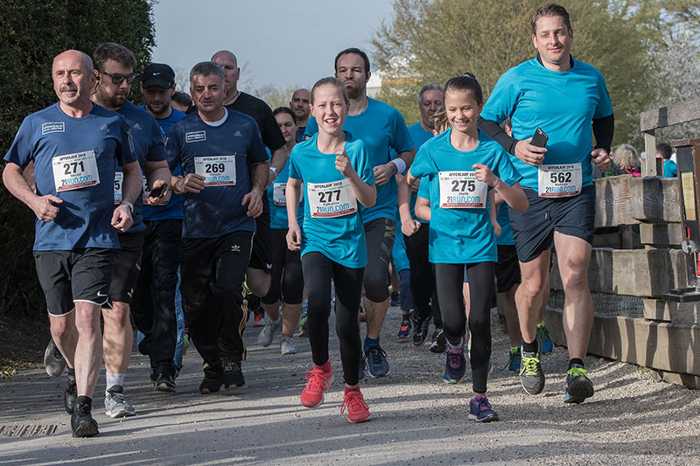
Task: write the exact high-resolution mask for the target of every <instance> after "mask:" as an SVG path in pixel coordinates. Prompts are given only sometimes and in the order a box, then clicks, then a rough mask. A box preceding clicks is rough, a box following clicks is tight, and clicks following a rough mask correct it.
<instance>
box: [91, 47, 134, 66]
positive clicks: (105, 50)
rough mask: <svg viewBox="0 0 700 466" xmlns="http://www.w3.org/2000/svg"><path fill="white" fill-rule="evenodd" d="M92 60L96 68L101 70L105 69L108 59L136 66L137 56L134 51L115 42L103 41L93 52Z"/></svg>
mask: <svg viewBox="0 0 700 466" xmlns="http://www.w3.org/2000/svg"><path fill="white" fill-rule="evenodd" d="M92 60H93V62H94V63H95V68H96V69H97V70H99V71H104V70H105V63H106V62H107V60H114V61H116V62H117V63H119V64H120V65H123V66H126V67H128V68H131V69H132V70H133V69H134V68H136V56H135V55H134V52H132V51H131V50H129V49H128V48H126V47H124V46H123V45H121V44H117V43H115V42H103V43H101V44H99V45H98V46H97V48H96V49H95V51H94V52H92Z"/></svg>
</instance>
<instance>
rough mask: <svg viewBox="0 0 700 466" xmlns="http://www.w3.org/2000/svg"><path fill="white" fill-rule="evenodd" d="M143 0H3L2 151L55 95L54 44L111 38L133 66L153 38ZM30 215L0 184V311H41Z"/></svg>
mask: <svg viewBox="0 0 700 466" xmlns="http://www.w3.org/2000/svg"><path fill="white" fill-rule="evenodd" d="M151 11H152V2H150V1H148V0H71V1H70V2H67V1H65V0H5V1H3V5H2V16H1V17H0V42H1V43H2V44H3V45H2V48H0V68H1V69H2V70H4V78H3V79H2V80H0V95H2V97H3V105H2V106H0V152H1V153H2V154H3V155H4V154H5V153H6V151H7V149H8V147H9V145H10V143H11V142H12V140H13V138H14V134H15V132H16V131H17V128H18V127H19V125H20V123H21V121H22V119H23V118H24V117H25V116H26V115H28V114H29V113H32V112H35V111H37V110H39V109H41V108H43V107H45V106H47V105H49V104H50V103H52V102H55V101H56V95H55V94H54V92H53V88H52V83H51V64H52V60H53V57H54V56H55V55H56V54H58V53H59V52H60V51H62V50H65V49H69V48H75V49H79V50H82V51H84V52H86V53H88V54H90V53H92V51H93V50H94V49H95V47H96V46H97V44H99V43H100V42H106V41H111V42H119V43H121V44H123V45H125V46H127V47H129V48H130V49H131V50H133V51H134V53H135V54H136V57H137V60H138V62H139V64H138V65H137V68H139V69H140V68H141V66H142V65H143V64H144V63H146V62H147V61H149V60H150V56H151V48H152V47H153V45H154V30H153V20H152V17H151ZM33 239H34V217H33V215H32V213H31V211H30V210H29V209H27V208H26V207H25V206H24V205H22V204H20V203H19V202H18V201H17V200H16V199H14V198H13V197H12V196H10V195H9V194H8V193H7V192H6V191H5V190H4V187H3V188H0V243H1V244H2V245H3V253H2V264H3V268H2V271H0V277H1V278H0V283H2V287H1V288H0V312H15V313H20V314H21V313H24V314H25V315H34V316H36V315H42V314H43V313H44V312H45V304H44V300H43V296H42V295H41V290H40V288H39V285H38V283H37V280H36V274H35V271H34V259H33V257H32V242H33Z"/></svg>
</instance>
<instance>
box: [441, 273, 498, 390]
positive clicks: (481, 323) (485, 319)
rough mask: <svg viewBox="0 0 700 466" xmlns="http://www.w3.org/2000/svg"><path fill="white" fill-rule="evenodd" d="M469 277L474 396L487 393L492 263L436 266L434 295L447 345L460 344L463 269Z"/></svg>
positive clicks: (464, 317) (492, 291) (462, 329)
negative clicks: (438, 302)
mask: <svg viewBox="0 0 700 466" xmlns="http://www.w3.org/2000/svg"><path fill="white" fill-rule="evenodd" d="M465 267H466V269H467V272H468V274H469V290H470V293H469V296H470V301H471V302H470V306H471V307H470V311H469V331H470V333H471V349H470V351H469V359H470V362H471V367H472V386H473V388H474V391H475V392H476V393H485V392H486V382H487V380H488V373H489V360H490V358H491V297H492V295H493V293H494V263H493V262H481V263H478V264H467V265H466V266H465V265H464V264H435V277H436V282H437V293H438V296H439V297H440V308H441V309H442V323H443V328H444V330H445V336H446V337H447V341H449V342H450V344H452V345H457V344H459V342H460V341H462V339H463V338H464V334H465V333H466V330H465V323H466V316H465V311H464V298H463V296H462V286H463V284H464V269H465Z"/></svg>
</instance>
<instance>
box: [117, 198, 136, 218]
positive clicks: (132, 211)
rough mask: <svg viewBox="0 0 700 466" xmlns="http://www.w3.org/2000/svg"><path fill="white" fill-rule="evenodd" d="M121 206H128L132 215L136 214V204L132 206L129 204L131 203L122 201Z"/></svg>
mask: <svg viewBox="0 0 700 466" xmlns="http://www.w3.org/2000/svg"><path fill="white" fill-rule="evenodd" d="M120 205H125V206H127V207H128V208H129V212H131V214H132V215H133V214H134V204H132V203H131V202H129V201H122V203H121V204H120Z"/></svg>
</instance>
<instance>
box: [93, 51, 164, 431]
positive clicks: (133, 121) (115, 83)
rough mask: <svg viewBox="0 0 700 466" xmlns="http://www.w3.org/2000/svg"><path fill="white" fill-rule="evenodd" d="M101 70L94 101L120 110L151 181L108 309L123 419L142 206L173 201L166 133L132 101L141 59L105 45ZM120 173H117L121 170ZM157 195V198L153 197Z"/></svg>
mask: <svg viewBox="0 0 700 466" xmlns="http://www.w3.org/2000/svg"><path fill="white" fill-rule="evenodd" d="M93 60H94V61H95V68H96V69H97V71H98V79H99V81H98V84H97V88H96V90H95V93H94V94H93V101H94V102H95V103H97V104H99V105H101V106H103V107H105V108H108V109H110V110H113V111H115V112H118V113H119V114H121V115H122V117H123V118H124V120H125V121H126V122H127V124H128V125H129V130H130V134H131V140H132V142H133V146H134V154H135V156H136V158H137V159H138V161H139V164H140V165H141V170H142V171H143V173H144V174H145V176H146V177H147V182H146V181H144V190H145V191H146V193H145V194H144V195H143V196H139V197H138V199H137V201H136V203H135V204H134V225H133V226H132V227H131V228H130V229H129V230H128V231H127V232H125V233H123V234H121V235H120V238H119V242H120V244H121V248H120V249H119V251H118V252H117V253H116V254H115V257H114V261H113V265H112V283H111V285H110V290H109V297H110V303H109V305H108V306H107V307H105V308H104V309H103V313H102V314H103V318H104V328H105V338H104V354H105V358H104V359H105V375H106V382H107V383H106V391H105V414H107V416H110V417H114V418H116V417H124V416H130V415H133V414H134V413H135V410H134V407H133V406H132V405H131V403H129V401H128V400H127V399H126V397H125V394H124V381H125V377H126V371H127V369H128V367H129V354H130V353H131V347H132V345H133V330H132V327H131V318H130V315H129V314H130V303H131V299H132V297H133V293H134V288H135V286H136V280H137V279H138V273H139V268H140V261H141V250H142V248H143V239H144V231H145V229H146V227H145V225H144V223H143V204H144V203H146V204H151V205H157V204H167V202H168V200H169V199H170V195H171V191H170V177H171V175H170V169H169V168H168V164H167V162H166V161H165V146H164V144H163V134H162V132H161V130H160V127H159V126H158V123H156V121H155V120H154V119H153V117H152V116H151V115H149V114H148V113H146V112H144V111H143V110H141V109H139V108H137V107H136V106H135V105H134V104H132V103H131V102H129V101H128V100H127V98H128V96H129V92H130V90H131V83H132V81H133V80H134V77H135V74H134V67H135V66H136V58H135V56H134V54H133V53H132V52H131V51H130V50H129V49H127V48H126V47H124V46H123V45H119V44H115V43H110V42H107V43H104V44H100V45H98V46H97V48H96V49H95V51H94V53H93ZM119 171H120V170H119V169H117V172H119ZM151 193H153V194H151ZM113 195H114V202H115V203H117V202H120V199H121V197H122V190H121V189H120V186H119V185H118V183H115V186H114V194H113Z"/></svg>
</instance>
